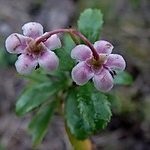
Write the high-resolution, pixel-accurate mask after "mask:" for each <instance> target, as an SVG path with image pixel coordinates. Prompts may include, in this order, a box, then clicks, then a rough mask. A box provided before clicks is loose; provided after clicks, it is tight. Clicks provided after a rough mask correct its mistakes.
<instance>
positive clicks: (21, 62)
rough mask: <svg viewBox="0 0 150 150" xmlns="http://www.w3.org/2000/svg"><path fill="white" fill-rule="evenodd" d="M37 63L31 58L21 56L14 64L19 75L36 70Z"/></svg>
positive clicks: (25, 55) (24, 55)
mask: <svg viewBox="0 0 150 150" xmlns="http://www.w3.org/2000/svg"><path fill="white" fill-rule="evenodd" d="M37 64H38V62H37V60H36V59H34V58H33V57H32V56H29V55H27V54H21V55H20V56H19V57H18V60H17V61H16V63H15V66H16V69H17V72H18V73H20V74H30V73H31V72H32V71H33V69H35V68H36V66H37Z"/></svg>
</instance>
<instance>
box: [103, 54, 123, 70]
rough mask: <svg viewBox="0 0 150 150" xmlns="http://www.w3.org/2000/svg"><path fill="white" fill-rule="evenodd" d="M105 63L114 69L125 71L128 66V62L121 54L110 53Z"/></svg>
mask: <svg viewBox="0 0 150 150" xmlns="http://www.w3.org/2000/svg"><path fill="white" fill-rule="evenodd" d="M105 65H106V66H107V67H108V68H110V69H112V70H118V71H123V70H124V69H125V67H126V62H125V60H124V59H123V57H122V56H121V55H118V54H110V55H109V56H108V59H107V62H106V63H105Z"/></svg>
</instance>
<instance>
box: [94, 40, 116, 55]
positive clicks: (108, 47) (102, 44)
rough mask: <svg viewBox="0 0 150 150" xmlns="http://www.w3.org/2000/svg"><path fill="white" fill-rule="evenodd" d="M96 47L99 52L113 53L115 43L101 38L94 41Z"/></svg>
mask: <svg viewBox="0 0 150 150" xmlns="http://www.w3.org/2000/svg"><path fill="white" fill-rule="evenodd" d="M94 48H95V49H96V50H97V52H98V53H104V54H111V52H112V49H113V48H114V47H113V45H112V44H111V43H109V42H107V41H104V40H100V41H97V42H95V43H94Z"/></svg>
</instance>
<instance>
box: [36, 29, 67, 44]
mask: <svg viewBox="0 0 150 150" xmlns="http://www.w3.org/2000/svg"><path fill="white" fill-rule="evenodd" d="M62 32H67V33H69V32H70V29H57V30H53V31H51V32H47V33H45V34H44V35H42V36H40V37H39V38H37V39H36V44H39V43H40V42H45V41H46V40H47V39H48V38H49V37H50V36H52V35H53V34H57V33H62Z"/></svg>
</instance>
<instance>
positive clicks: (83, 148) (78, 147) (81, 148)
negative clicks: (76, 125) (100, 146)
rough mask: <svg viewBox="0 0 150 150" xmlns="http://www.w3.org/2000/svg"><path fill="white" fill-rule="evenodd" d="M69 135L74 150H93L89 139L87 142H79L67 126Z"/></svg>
mask: <svg viewBox="0 0 150 150" xmlns="http://www.w3.org/2000/svg"><path fill="white" fill-rule="evenodd" d="M65 128H66V132H67V135H68V137H69V140H70V142H71V144H72V146H73V149H74V150H92V143H91V141H90V140H89V139H86V140H82V141H81V140H77V139H76V138H75V137H74V136H73V135H72V134H71V133H70V130H69V129H68V127H67V126H65Z"/></svg>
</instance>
